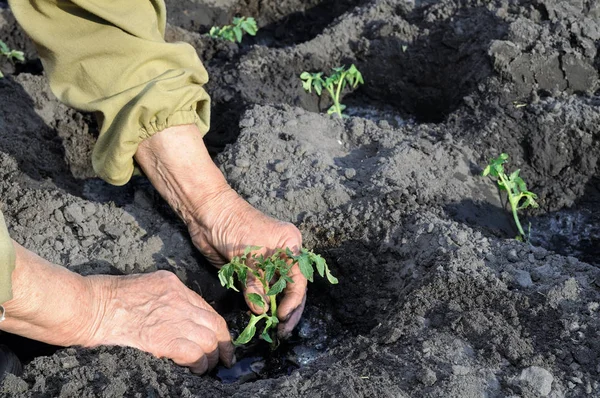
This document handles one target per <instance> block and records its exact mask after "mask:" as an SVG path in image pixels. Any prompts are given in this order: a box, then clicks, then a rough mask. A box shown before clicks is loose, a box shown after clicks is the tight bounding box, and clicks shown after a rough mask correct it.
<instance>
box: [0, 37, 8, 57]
mask: <svg viewBox="0 0 600 398" xmlns="http://www.w3.org/2000/svg"><path fill="white" fill-rule="evenodd" d="M0 51H1V52H2V54H8V53H9V52H10V48H8V46H7V45H6V43H5V42H3V41H2V40H0Z"/></svg>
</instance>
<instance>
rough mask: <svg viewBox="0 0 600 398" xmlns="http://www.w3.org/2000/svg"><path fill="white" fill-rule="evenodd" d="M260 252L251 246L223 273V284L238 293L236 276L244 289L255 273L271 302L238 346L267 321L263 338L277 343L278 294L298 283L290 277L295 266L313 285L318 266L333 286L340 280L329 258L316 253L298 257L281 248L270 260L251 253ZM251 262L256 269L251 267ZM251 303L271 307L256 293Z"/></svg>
mask: <svg viewBox="0 0 600 398" xmlns="http://www.w3.org/2000/svg"><path fill="white" fill-rule="evenodd" d="M259 249H260V247H259V246H249V247H247V248H246V249H245V250H244V254H243V255H241V256H236V257H234V258H233V260H231V262H230V263H228V264H225V265H224V266H223V267H222V268H221V269H220V270H219V281H220V282H221V285H223V286H225V287H226V288H228V289H233V290H235V291H236V292H237V291H239V290H238V289H237V288H236V287H235V278H234V276H236V277H237V279H238V280H239V282H240V283H241V284H242V286H244V287H246V281H247V279H248V273H251V274H252V275H254V277H255V278H256V279H258V280H259V281H260V283H261V284H262V286H263V288H264V290H265V294H266V296H267V297H268V300H269V309H268V311H265V312H264V313H263V314H261V315H255V314H252V316H251V317H250V321H249V322H248V325H247V326H246V328H245V329H244V330H243V331H242V333H240V335H239V336H238V338H237V339H236V340H235V341H234V342H233V344H234V345H236V346H239V345H243V344H246V343H248V342H249V341H250V340H251V339H252V337H254V335H255V334H256V326H257V323H258V322H259V321H260V320H262V319H264V320H265V326H264V329H263V330H262V333H261V334H260V337H261V338H262V339H263V340H265V341H267V342H269V343H271V344H274V343H273V338H272V337H271V333H270V332H271V330H272V329H273V328H275V327H276V326H277V324H278V323H279V319H278V318H277V295H278V294H280V293H281V292H283V290H284V289H285V287H286V286H287V284H288V283H294V281H293V280H292V278H290V277H289V273H290V270H291V269H292V267H293V266H294V265H296V264H298V267H299V268H300V272H302V275H304V276H305V277H306V279H308V280H309V281H310V282H312V281H313V276H314V267H316V269H317V272H318V273H319V275H320V276H321V277H326V278H327V280H328V281H329V283H331V284H337V283H338V280H337V278H336V277H334V276H333V275H332V274H331V272H330V271H329V267H328V266H327V263H326V262H325V259H324V258H323V257H321V256H319V255H318V254H315V253H313V252H312V251H309V250H306V249H301V250H300V254H298V255H295V254H294V253H292V251H291V250H290V249H288V248H285V249H277V250H276V251H275V252H274V253H273V254H272V255H271V256H268V257H264V256H263V255H262V254H260V255H257V254H251V252H253V251H256V250H259ZM249 260H250V261H249ZM249 263H250V264H251V265H252V266H249V265H248V264H249ZM274 279H277V281H276V282H275V283H273V284H272V285H271V281H273V280H274ZM248 300H249V301H250V302H251V303H253V304H254V305H256V306H258V307H260V308H265V306H266V304H267V303H266V302H265V299H264V298H263V296H261V295H260V294H256V293H249V294H248Z"/></svg>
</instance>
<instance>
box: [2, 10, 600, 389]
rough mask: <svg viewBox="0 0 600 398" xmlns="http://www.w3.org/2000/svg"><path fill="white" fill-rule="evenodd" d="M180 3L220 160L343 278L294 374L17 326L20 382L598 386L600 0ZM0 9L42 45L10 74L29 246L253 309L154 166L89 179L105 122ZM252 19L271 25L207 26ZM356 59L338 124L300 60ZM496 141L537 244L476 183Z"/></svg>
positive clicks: (177, 23)
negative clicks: (165, 192) (308, 88)
mask: <svg viewBox="0 0 600 398" xmlns="http://www.w3.org/2000/svg"><path fill="white" fill-rule="evenodd" d="M168 3H169V4H168V5H167V6H168V9H169V15H168V21H169V28H168V32H167V39H168V40H169V41H185V42H188V43H191V44H192V45H193V46H194V47H195V48H196V49H197V51H198V54H199V56H200V58H201V59H202V60H203V62H204V63H205V65H206V67H207V69H208V71H209V74H210V77H211V81H210V82H209V84H208V85H207V89H208V91H209V92H210V94H211V96H212V99H213V105H212V106H213V116H212V118H213V119H212V130H211V132H210V133H209V135H208V136H207V137H206V142H207V145H208V146H209V148H210V150H211V153H212V154H214V155H215V161H216V162H217V163H218V164H219V166H220V168H221V169H222V170H223V172H224V173H225V175H226V176H227V178H228V180H229V181H230V183H231V184H232V186H233V187H234V188H235V189H236V190H237V191H238V192H239V193H240V194H241V195H242V196H243V197H244V198H246V199H247V200H248V201H249V202H250V203H251V204H253V205H254V206H256V207H257V208H259V209H260V210H262V211H264V212H265V213H267V214H270V215H272V216H274V217H277V218H280V219H282V220H287V221H291V222H293V223H295V224H296V225H297V226H298V227H299V228H300V229H301V231H302V233H303V236H304V241H305V246H306V247H308V248H311V249H314V250H315V251H317V252H319V253H321V254H322V255H323V256H324V257H325V258H326V259H327V261H328V262H329V264H330V267H331V269H332V271H333V273H334V274H335V275H337V277H338V278H339V280H340V283H339V285H336V286H329V285H327V284H326V283H325V282H322V281H317V282H316V284H315V285H313V286H312V288H311V289H309V293H308V304H307V308H306V311H305V319H304V321H303V322H302V323H301V325H300V327H299V332H298V333H297V336H295V337H294V339H295V340H294V341H292V342H290V347H291V348H290V349H289V350H288V352H287V353H283V354H281V358H279V359H277V361H278V362H279V365H278V366H274V365H273V362H277V361H274V360H273V358H268V357H269V355H267V358H260V357H258V358H253V357H251V356H248V360H247V363H246V366H247V365H248V364H250V363H251V364H252V370H253V371H251V372H248V371H247V372H246V373H244V376H243V377H239V378H237V379H235V378H234V379H233V380H229V379H226V380H225V381H228V382H231V381H233V383H225V382H223V380H222V379H223V377H219V376H218V374H216V373H213V374H211V375H206V376H202V377H200V376H196V375H193V374H192V373H190V372H189V371H188V370H187V369H184V368H180V367H178V366H176V365H174V364H173V363H172V362H170V361H168V360H166V359H156V358H154V357H152V356H151V355H148V354H146V353H143V352H140V351H137V350H134V349H130V348H121V347H100V348H96V349H79V348H61V349H58V350H56V348H52V347H37V348H35V347H36V346H35V345H34V344H33V343H31V342H22V341H21V342H19V343H18V344H17V343H13V345H15V347H14V348H15V350H17V351H19V352H18V353H19V354H20V355H21V356H22V358H23V360H24V362H25V366H24V372H23V374H22V375H21V376H12V375H11V376H9V377H7V379H6V380H5V381H4V383H3V384H2V385H1V386H0V388H1V390H0V393H1V394H2V396H7V397H55V396H60V397H123V396H126V397H231V396H234V397H250V396H251V397H263V396H265V397H266V396H269V397H338V396H342V397H461V398H463V397H464V398H468V397H489V398H492V397H555V398H559V397H600V318H599V313H600V268H599V267H600V216H599V214H600V170H599V162H598V158H599V156H600V96H599V94H600V92H599V91H598V90H599V89H600V81H599V76H598V69H599V67H600V56H599V55H598V50H599V48H600V3H598V2H597V1H586V0H573V1H554V0H537V1H530V0H522V1H518V0H514V1H474V0H462V1H458V0H443V1H427V0H423V1H419V0H414V1H402V0H374V1H368V0H363V1H356V0H343V1H329V0H310V1H293V0H291V1H271V0H269V1H257V0H228V1H215V0H179V1H171V2H168ZM1 15H2V17H1V20H0V39H2V40H4V41H6V42H7V43H8V44H9V45H10V46H11V47H14V48H20V49H23V50H24V51H25V52H26V56H27V59H28V60H29V61H28V62H26V63H25V64H23V65H14V66H13V65H10V64H8V63H5V64H4V65H3V66H2V70H3V71H4V72H5V74H6V75H7V76H6V77H5V78H4V79H2V80H0V102H1V103H2V106H1V107H0V177H1V180H0V198H1V202H2V211H3V212H4V214H5V217H6V218H7V222H8V224H9V230H10V232H11V234H12V236H13V238H14V239H15V240H17V241H18V242H20V243H21V244H23V245H24V246H26V247H27V248H29V249H31V250H33V251H35V252H37V253H38V254H40V255H42V256H43V257H45V258H47V259H48V260H50V261H53V262H55V263H58V264H62V265H64V266H65V267H68V268H69V269H72V270H74V271H77V272H80V273H82V274H98V273H111V274H129V273H137V272H151V271H154V270H158V269H166V270H170V271H173V272H175V273H176V274H177V275H178V276H179V277H180V278H181V279H182V280H183V281H184V282H185V283H186V284H187V285H188V286H189V287H190V288H192V289H194V290H195V291H196V292H198V293H200V294H202V295H203V296H204V297H205V298H206V300H207V301H209V302H210V303H211V304H213V305H214V306H215V307H216V308H217V309H218V310H219V311H220V312H221V313H222V314H224V315H225V316H226V317H227V319H229V320H233V319H235V318H239V317H240V316H243V315H244V307H243V305H242V304H241V299H240V297H239V296H237V295H235V294H233V293H228V292H226V291H225V290H224V289H223V288H221V286H220V285H219V283H218V279H217V277H216V271H215V270H214V269H212V268H211V267H210V266H208V265H207V264H206V262H205V261H204V260H203V258H202V257H201V255H199V254H198V253H197V252H196V251H195V250H194V248H193V246H192V244H191V243H190V241H189V239H188V237H187V235H186V230H185V227H184V225H183V224H182V223H181V222H180V221H179V220H178V219H177V217H176V216H175V215H174V213H172V212H171V211H170V210H169V208H168V207H167V206H166V204H165V203H164V202H163V201H162V200H161V199H160V197H159V196H158V195H157V193H156V192H155V191H154V190H153V188H152V187H151V185H150V184H149V183H148V182H147V181H146V180H145V179H144V178H141V177H140V178H135V179H133V180H132V182H131V183H129V184H128V185H126V186H124V187H120V188H116V187H111V186H110V185H108V184H106V183H104V182H102V181H101V180H99V179H97V178H95V177H94V172H93V170H92V169H91V165H90V156H89V155H90V150H91V148H92V146H93V143H94V141H95V137H96V135H97V125H96V124H95V121H94V119H93V117H92V116H91V115H88V114H83V113H80V112H77V111H75V110H71V109H69V108H67V107H66V106H64V105H62V104H60V103H59V102H58V101H57V100H56V98H55V97H54V96H53V95H52V93H51V92H50V90H49V88H48V85H47V81H46V78H45V77H44V73H43V69H42V67H41V64H40V62H39V60H38V59H37V55H36V52H35V48H34V47H33V45H32V44H31V43H30V42H29V41H28V39H27V38H26V36H25V35H24V34H23V32H22V31H21V30H20V28H19V27H18V25H17V24H16V23H15V21H14V18H13V17H12V15H11V12H10V10H9V9H7V8H4V9H2V10H1ZM236 15H238V16H239V15H243V16H253V17H255V18H256V19H257V21H258V24H259V26H260V28H261V30H260V31H259V33H258V35H257V36H256V37H246V38H245V39H244V41H243V43H242V44H234V43H229V42H224V41H221V40H219V39H214V38H210V37H208V36H206V35H205V33H206V32H207V31H208V30H209V29H210V27H211V26H213V25H222V24H225V23H227V22H229V21H230V20H231V18H232V17H233V16H236ZM351 63H354V64H355V65H356V66H357V67H358V68H359V70H361V71H362V72H363V75H364V79H365V85H364V86H361V87H360V88H358V89H357V90H354V91H352V92H350V91H347V92H345V93H344V99H343V102H344V103H345V104H347V105H348V110H347V113H348V114H349V115H351V116H350V117H348V118H344V119H341V118H338V117H335V116H327V115H326V114H325V111H326V110H327V108H328V106H329V105H330V103H329V102H328V99H326V98H323V99H319V98H318V97H317V96H316V95H314V94H308V93H306V92H304V91H303V89H302V85H301V81H300V80H299V79H298V76H299V74H300V73H301V72H303V71H310V72H317V71H325V72H328V71H329V70H330V69H331V68H332V67H336V66H339V65H344V64H345V65H350V64H351ZM501 152H506V153H508V154H509V155H510V163H509V165H508V167H509V168H510V169H511V170H513V169H516V168H520V169H521V175H522V176H523V178H524V179H525V180H526V181H527V183H528V186H529V188H530V190H531V191H533V192H535V193H537V194H538V195H539V203H540V208H539V209H537V210H535V211H530V212H528V213H526V214H524V215H523V223H524V225H529V223H531V241H530V243H522V242H519V241H517V240H515V239H514V237H515V236H516V234H517V232H516V229H515V227H514V224H513V222H512V218H511V215H510V212H509V211H508V209H507V208H506V203H505V199H504V197H502V198H501V197H500V195H499V191H498V189H497V188H496V186H495V185H494V182H493V181H492V180H490V179H488V178H483V177H481V176H480V174H481V171H482V168H483V167H484V166H485V164H486V162H487V161H488V160H489V159H490V158H492V157H495V156H498V155H499V154H500V153H501ZM234 324H235V323H234V322H233V321H232V325H234ZM232 330H233V331H234V332H236V328H235V327H234V326H232ZM8 338H9V337H8V336H6V335H2V336H0V342H3V341H7V340H8ZM28 347H30V348H29V349H28ZM241 354H242V355H241V356H240V355H238V360H239V361H240V362H242V361H241V360H242V359H244V358H243V355H244V353H241ZM248 355H250V354H248ZM277 355H278V354H277Z"/></svg>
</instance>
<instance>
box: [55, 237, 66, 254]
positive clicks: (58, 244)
mask: <svg viewBox="0 0 600 398" xmlns="http://www.w3.org/2000/svg"><path fill="white" fill-rule="evenodd" d="M64 247H65V245H63V243H62V242H61V241H59V240H56V241H54V250H56V251H57V252H59V251H61V250H62V249H64Z"/></svg>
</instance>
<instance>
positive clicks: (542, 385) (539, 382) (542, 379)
mask: <svg viewBox="0 0 600 398" xmlns="http://www.w3.org/2000/svg"><path fill="white" fill-rule="evenodd" d="M519 381H520V382H521V383H522V384H527V385H529V386H530V387H531V388H533V389H534V390H535V392H536V393H537V394H539V395H541V396H542V397H546V396H548V394H550V391H552V382H553V381H554V377H553V376H552V374H551V373H550V372H548V371H547V370H546V369H544V368H541V367H539V366H530V367H528V368H526V369H523V371H522V372H521V375H520V376H519Z"/></svg>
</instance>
